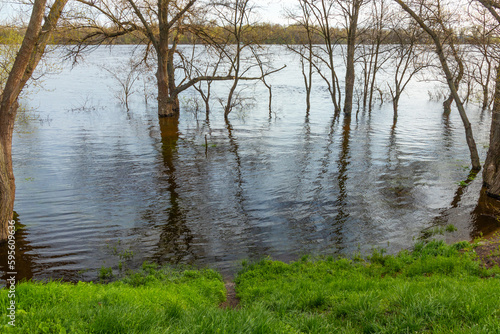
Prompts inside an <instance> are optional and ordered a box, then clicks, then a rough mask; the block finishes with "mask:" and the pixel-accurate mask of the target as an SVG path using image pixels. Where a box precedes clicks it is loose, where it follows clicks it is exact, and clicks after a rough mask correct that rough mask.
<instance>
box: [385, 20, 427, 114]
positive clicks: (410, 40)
mask: <svg viewBox="0 0 500 334" xmlns="http://www.w3.org/2000/svg"><path fill="white" fill-rule="evenodd" d="M402 14H403V13H401V12H398V13H394V15H393V16H392V20H391V27H390V28H391V36H392V37H393V38H394V39H395V44H394V47H392V48H391V50H390V51H391V53H390V59H391V60H390V62H389V64H390V67H391V68H393V71H394V74H393V81H392V83H389V82H387V86H388V87H389V92H390V94H391V98H392V108H393V112H394V116H393V123H394V124H396V122H397V119H398V107H399V99H400V98H401V95H402V94H403V91H404V90H405V88H406V86H407V85H408V84H409V83H410V81H411V80H412V78H413V77H414V76H415V75H416V74H417V73H419V72H420V71H421V70H423V69H424V68H426V67H427V66H429V61H428V60H427V59H426V57H425V55H426V54H428V53H427V50H426V49H425V47H424V46H419V44H418V43H419V41H421V37H422V34H423V33H424V32H423V30H422V29H420V28H419V27H418V26H416V25H415V24H413V22H412V21H408V18H407V17H404V16H403V15H402Z"/></svg>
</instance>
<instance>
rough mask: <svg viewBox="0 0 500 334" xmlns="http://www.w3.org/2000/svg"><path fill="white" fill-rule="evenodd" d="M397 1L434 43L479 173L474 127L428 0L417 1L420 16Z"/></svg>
mask: <svg viewBox="0 0 500 334" xmlns="http://www.w3.org/2000/svg"><path fill="white" fill-rule="evenodd" d="M395 1H396V2H397V3H398V4H399V5H400V6H401V8H403V10H405V11H406V12H407V13H408V14H409V15H410V16H411V17H412V18H413V19H414V20H415V21H416V22H417V23H418V24H419V25H420V27H421V28H422V29H423V30H424V31H425V32H426V34H427V35H428V36H429V37H430V38H431V39H432V41H433V43H434V46H435V51H436V54H437V56H438V58H439V62H440V64H441V69H442V70H443V72H444V75H445V77H446V81H447V83H448V87H449V88H450V90H451V93H452V95H453V99H454V100H455V104H456V105H457V108H458V112H459V114H460V118H461V119H462V123H463V125H464V129H465V138H466V141H467V145H468V147H469V152H470V157H471V163H472V171H475V172H477V171H479V170H480V169H481V162H480V160H479V154H478V152H477V147H476V142H475V140H474V135H473V132H472V127H471V124H470V122H469V119H468V117H467V113H466V112H465V108H464V105H463V102H462V100H461V98H460V96H459V94H458V89H457V86H456V84H455V83H456V82H455V79H456V78H455V76H454V75H453V73H452V70H451V69H450V66H449V65H448V59H447V57H446V53H445V50H444V46H443V41H442V39H441V37H440V35H439V33H437V32H436V31H435V26H434V24H435V22H434V21H433V20H428V19H429V17H428V16H427V15H428V14H429V12H430V13H431V14H432V9H429V8H428V6H429V4H428V3H426V0H419V1H416V4H415V5H416V8H417V11H418V12H419V14H417V13H416V12H415V10H413V9H412V8H410V7H409V6H408V5H407V4H406V3H405V2H404V1H403V0H395ZM438 1H440V0H438ZM412 2H415V1H412ZM434 3H435V2H434V1H433V4H434Z"/></svg>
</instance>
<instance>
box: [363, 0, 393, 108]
mask: <svg viewBox="0 0 500 334" xmlns="http://www.w3.org/2000/svg"><path fill="white" fill-rule="evenodd" d="M370 9H371V11H370V12H371V14H370V15H369V21H368V24H367V25H366V26H365V28H364V32H363V33H360V35H361V36H360V39H362V41H361V43H362V45H361V49H362V55H361V58H362V65H363V79H364V80H363V82H364V84H363V109H366V107H367V106H368V110H369V111H371V109H372V106H373V95H374V92H375V87H376V77H377V73H378V72H379V70H380V69H381V68H382V66H383V65H384V64H385V63H386V62H387V61H388V60H389V56H390V53H389V51H390V49H389V48H388V47H385V48H384V47H383V44H385V41H386V39H387V37H388V36H389V34H388V30H389V29H388V27H386V24H387V22H388V21H389V4H388V0H374V1H372V2H371V7H370Z"/></svg>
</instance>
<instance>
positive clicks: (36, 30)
mask: <svg viewBox="0 0 500 334" xmlns="http://www.w3.org/2000/svg"><path fill="white" fill-rule="evenodd" d="M66 2H67V0H56V1H55V2H53V4H52V6H51V7H50V11H49V13H48V14H47V15H45V10H46V0H35V1H34V3H33V7H32V11H31V18H30V21H29V23H28V27H27V29H26V33H25V35H24V39H23V42H22V44H21V47H20V49H19V52H18V53H17V56H16V59H15V61H14V64H13V65H12V68H11V70H10V73H9V76H8V78H7V81H6V83H5V86H4V87H3V89H2V95H1V97H0V99H1V103H0V240H5V239H6V238H7V228H8V222H9V220H10V219H12V215H13V210H14V198H15V189H16V187H15V179H14V170H13V167H12V135H13V131H14V121H15V119H16V114H17V106H18V103H17V99H18V97H19V94H20V93H21V91H22V89H23V87H24V86H25V85H26V83H27V82H28V80H29V79H30V78H31V76H32V74H33V72H34V70H35V68H36V66H37V65H38V63H39V62H40V60H41V58H42V56H43V54H44V52H45V47H46V45H47V42H48V41H49V38H50V36H51V33H52V31H53V30H54V29H55V27H56V25H57V22H58V20H59V18H60V16H61V13H62V10H63V8H64V6H65V5H66ZM42 22H43V25H42Z"/></svg>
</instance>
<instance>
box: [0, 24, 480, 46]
mask: <svg viewBox="0 0 500 334" xmlns="http://www.w3.org/2000/svg"><path fill="white" fill-rule="evenodd" d="M194 30H197V31H198V32H199V31H203V34H199V33H195V32H194ZM244 30H245V34H244V40H243V41H241V42H242V43H255V44H307V43H308V41H307V32H306V30H305V29H304V27H303V26H298V25H288V26H283V25H280V24H270V23H264V24H259V25H255V26H251V27H245V28H244ZM103 32H104V33H105V34H106V35H108V36H114V35H115V34H116V33H115V31H114V30H113V29H111V28H100V29H96V28H75V27H62V28H60V29H58V30H57V31H56V32H55V33H54V35H53V37H52V41H51V44H77V43H80V42H81V41H84V44H136V45H137V44H145V43H146V42H145V41H144V40H143V39H142V38H141V36H140V34H138V33H135V32H130V33H128V34H124V35H119V36H115V37H113V38H109V39H106V40H105V41H104V42H103V41H102V40H100V39H97V36H100V37H102V33H103ZM384 34H385V36H383V38H382V40H383V43H384V44H393V43H399V39H398V38H396V37H395V36H396V33H395V32H394V31H391V30H387V31H385V33H384ZM398 34H399V36H401V35H403V36H404V32H403V31H400V32H398ZM23 35H24V29H22V28H12V27H0V44H9V43H12V41H14V40H15V41H19V40H21V39H22V36H23ZM200 35H205V36H206V37H207V38H201V37H199V36H200ZM227 35H228V34H227V33H226V32H225V30H224V28H222V27H210V26H202V27H200V26H198V27H193V29H192V30H191V31H189V30H188V31H187V32H185V33H184V34H182V35H180V36H179V44H193V43H195V44H204V43H207V42H208V39H210V38H212V39H213V40H215V41H227V42H229V43H234V42H235V41H234V40H231V38H229V37H227V38H225V36H227ZM94 36H95V37H94ZM331 36H333V38H334V39H335V40H336V42H337V43H338V44H344V43H345V41H346V39H347V37H346V32H345V30H344V29H338V28H335V29H332V33H331ZM372 36H374V32H373V31H371V30H370V29H365V30H362V31H361V32H360V33H359V34H358V43H366V44H369V43H371V42H372V41H373V38H372ZM422 36H423V37H422V40H421V41H420V43H424V44H426V43H429V40H428V39H424V38H426V36H425V35H422ZM13 37H15V38H13ZM459 37H460V38H459V39H458V41H459V43H472V42H473V39H474V38H473V37H472V36H466V35H461V36H459ZM312 42H313V43H314V44H323V43H324V39H323V37H322V36H321V34H320V33H319V31H314V32H313V35H312Z"/></svg>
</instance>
